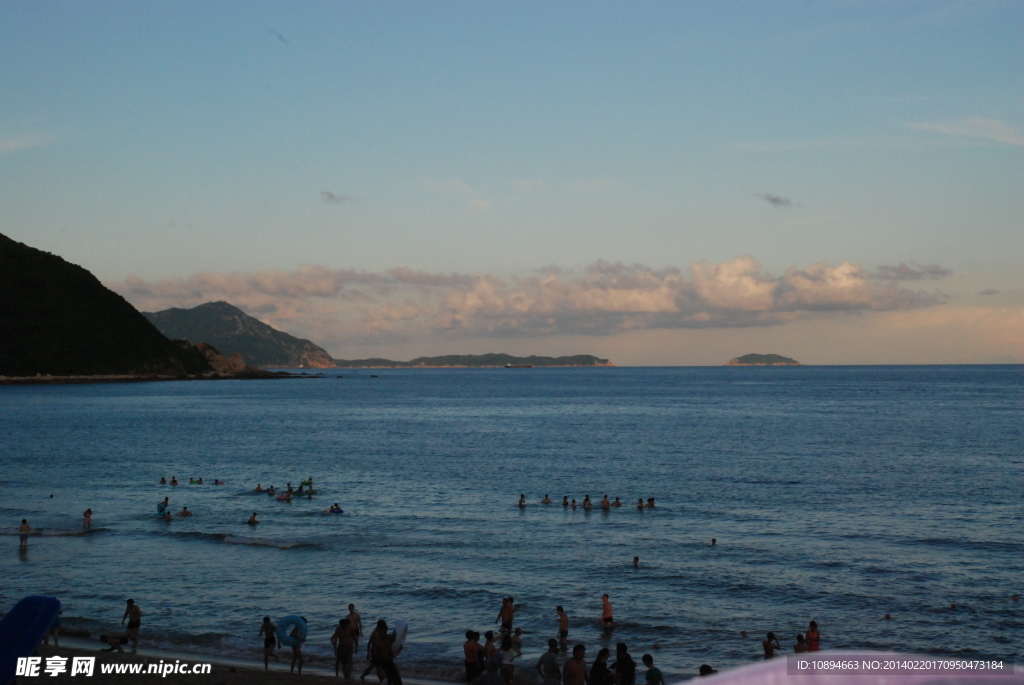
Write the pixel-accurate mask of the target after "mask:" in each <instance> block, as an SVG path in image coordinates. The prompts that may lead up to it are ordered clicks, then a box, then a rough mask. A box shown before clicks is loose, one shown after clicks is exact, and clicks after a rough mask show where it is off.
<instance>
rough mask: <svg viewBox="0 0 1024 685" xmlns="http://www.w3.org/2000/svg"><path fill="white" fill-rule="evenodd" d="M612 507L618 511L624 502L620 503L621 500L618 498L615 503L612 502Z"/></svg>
mask: <svg viewBox="0 0 1024 685" xmlns="http://www.w3.org/2000/svg"><path fill="white" fill-rule="evenodd" d="M612 506H613V507H615V508H616V509H618V508H619V507H621V506H622V502H620V501H619V498H618V497H616V498H615V501H614V502H612Z"/></svg>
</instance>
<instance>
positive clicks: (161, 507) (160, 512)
mask: <svg viewBox="0 0 1024 685" xmlns="http://www.w3.org/2000/svg"><path fill="white" fill-rule="evenodd" d="M165 511H167V505H165V504H164V503H163V502H161V503H160V504H158V505H156V513H157V515H158V516H163V515H164V512H165Z"/></svg>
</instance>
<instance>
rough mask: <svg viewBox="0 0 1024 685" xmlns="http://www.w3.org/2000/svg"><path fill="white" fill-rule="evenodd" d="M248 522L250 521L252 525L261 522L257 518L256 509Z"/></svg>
mask: <svg viewBox="0 0 1024 685" xmlns="http://www.w3.org/2000/svg"><path fill="white" fill-rule="evenodd" d="M246 523H248V524H249V525H250V526H255V525H256V524H257V523H259V521H257V520H256V512H255V511H254V512H252V516H250V517H249V520H248V521H246Z"/></svg>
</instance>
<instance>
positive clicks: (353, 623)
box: [345, 604, 363, 654]
mask: <svg viewBox="0 0 1024 685" xmlns="http://www.w3.org/2000/svg"><path fill="white" fill-rule="evenodd" d="M345 618H347V619H348V629H349V631H351V633H352V653H353V654H355V653H356V652H358V651H359V638H360V636H362V634H363V619H362V617H361V616H360V615H359V614H357V613H356V605H355V604H349V605H348V616H346V617H345Z"/></svg>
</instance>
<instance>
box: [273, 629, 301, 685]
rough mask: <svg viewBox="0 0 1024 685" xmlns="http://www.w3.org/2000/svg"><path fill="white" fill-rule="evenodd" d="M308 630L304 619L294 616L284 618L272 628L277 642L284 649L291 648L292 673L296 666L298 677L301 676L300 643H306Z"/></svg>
mask: <svg viewBox="0 0 1024 685" xmlns="http://www.w3.org/2000/svg"><path fill="white" fill-rule="evenodd" d="M308 630H309V628H308V627H307V625H306V617H305V616H296V615H295V614H292V615H290V616H285V617H284V618H282V619H281V620H280V621H278V622H277V625H276V626H274V633H275V635H276V636H277V641H278V642H279V643H280V644H282V645H284V646H285V647H291V648H292V673H294V672H295V666H296V664H298V667H299V675H302V664H303V659H302V643H303V642H305V641H306V633H307V632H308Z"/></svg>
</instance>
